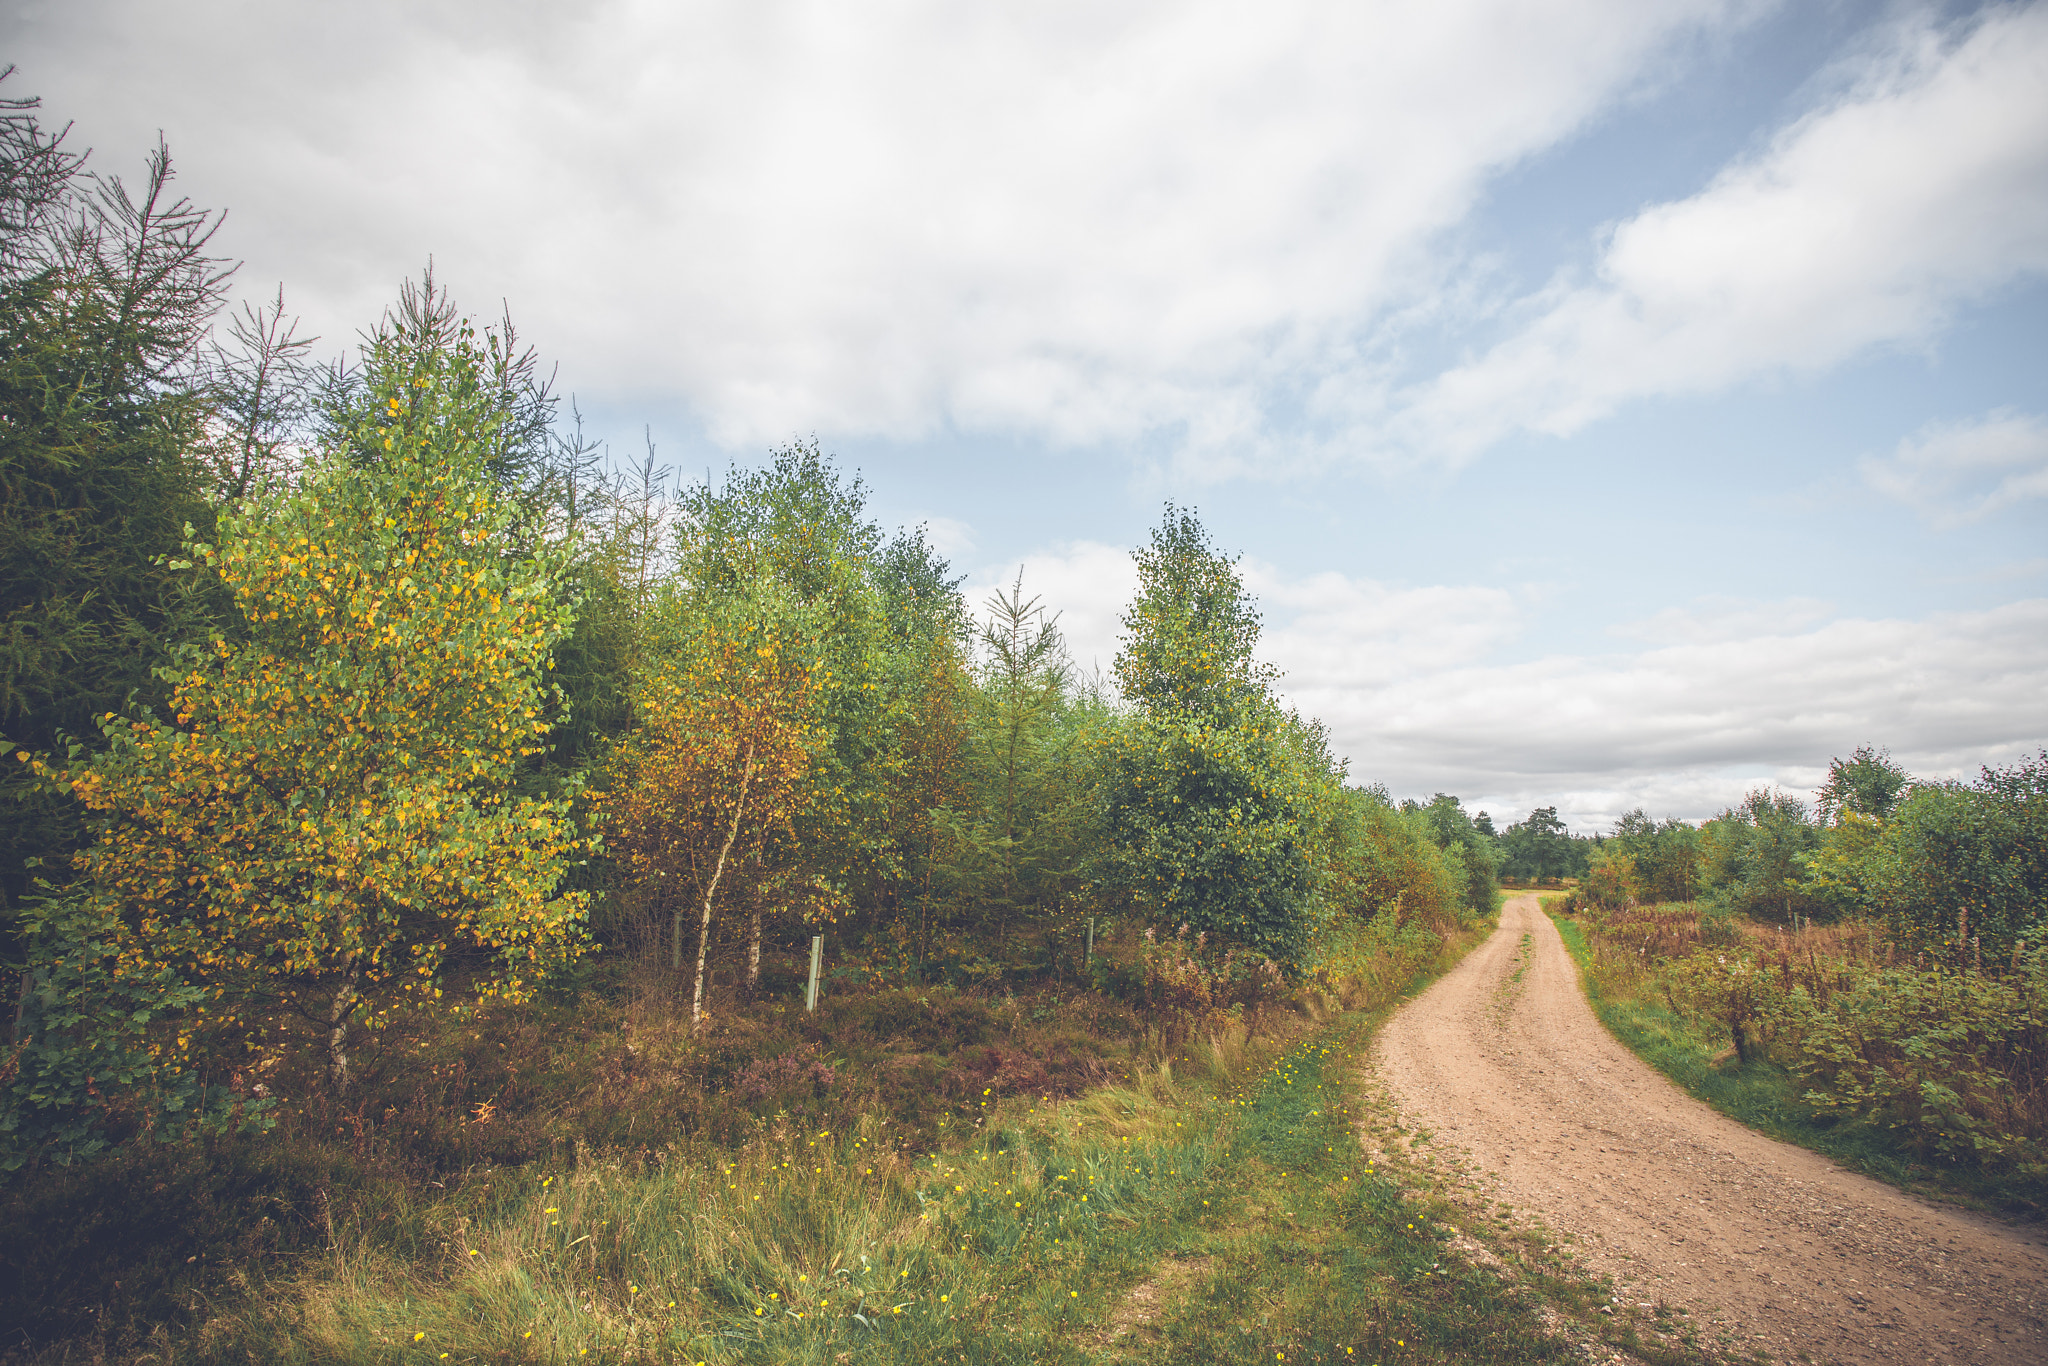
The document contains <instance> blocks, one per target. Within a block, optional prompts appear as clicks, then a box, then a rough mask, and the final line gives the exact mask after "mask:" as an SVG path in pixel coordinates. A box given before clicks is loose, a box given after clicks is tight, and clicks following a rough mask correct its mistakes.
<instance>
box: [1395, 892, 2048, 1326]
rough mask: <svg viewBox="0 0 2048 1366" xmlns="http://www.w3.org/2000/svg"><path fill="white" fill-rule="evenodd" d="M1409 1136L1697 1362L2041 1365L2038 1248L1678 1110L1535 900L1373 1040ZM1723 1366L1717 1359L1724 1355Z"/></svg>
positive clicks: (1511, 906) (2019, 1232)
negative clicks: (1474, 1174)
mask: <svg viewBox="0 0 2048 1366" xmlns="http://www.w3.org/2000/svg"><path fill="white" fill-rule="evenodd" d="M1374 1061H1375V1066H1376V1068H1377V1071H1378V1073H1379V1076H1380V1079H1381V1080H1382V1081H1383V1082H1384V1083H1385V1085H1386V1087H1387V1090H1388V1092H1389V1093H1390V1095H1391V1098H1392V1099H1393V1101H1394V1103H1395V1105H1396V1106H1397V1108H1398V1109H1399V1112H1400V1114H1401V1116H1402V1119H1403V1121H1404V1123H1406V1124H1409V1125H1410V1126H1414V1127H1419V1128H1420V1129H1421V1130H1423V1131H1424V1132H1426V1133H1429V1134H1430V1135H1431V1143H1432V1145H1433V1146H1434V1147H1435V1148H1436V1149H1438V1150H1439V1153H1440V1154H1442V1155H1444V1156H1451V1157H1456V1156H1462V1157H1463V1158H1464V1159H1466V1160H1468V1161H1470V1162H1471V1163H1473V1164H1475V1165H1476V1167H1477V1168H1478V1169H1479V1171H1481V1172H1483V1173H1484V1174H1485V1175H1484V1177H1483V1178H1482V1180H1484V1181H1485V1182H1486V1184H1487V1185H1488V1186H1489V1187H1490V1190H1491V1194H1492V1195H1493V1196H1494V1198H1496V1199H1499V1200H1502V1201H1505V1202H1507V1203H1510V1204H1512V1205H1514V1206H1516V1207H1517V1208H1519V1209H1521V1210H1523V1211H1526V1212H1530V1213H1534V1214H1536V1215H1538V1216H1540V1218H1541V1219H1542V1221H1543V1222H1544V1223H1545V1224H1547V1225H1548V1226H1549V1227H1550V1228H1552V1229H1554V1230H1557V1231H1559V1232H1561V1233H1568V1234H1570V1235H1572V1237H1573V1238H1574V1239H1575V1247H1576V1250H1577V1252H1578V1253H1579V1254H1580V1256H1581V1257H1582V1259H1583V1260H1584V1261H1585V1263H1586V1264H1587V1265H1589V1266H1590V1267H1591V1269H1593V1270H1594V1271H1596V1272H1600V1273H1604V1274H1606V1275H1609V1276H1612V1277H1613V1278H1614V1280H1615V1282H1616V1283H1617V1285H1618V1286H1619V1287H1620V1288H1621V1294H1622V1297H1623V1298H1624V1299H1632V1300H1634V1301H1636V1302H1641V1303H1650V1302H1656V1301H1660V1300H1661V1301H1663V1302H1666V1303H1669V1304H1671V1305H1674V1306H1683V1307H1685V1308H1686V1309H1687V1310H1688V1311H1689V1312H1690V1314H1691V1315H1692V1317H1693V1322H1694V1323H1695V1325H1697V1326H1698V1328H1700V1329H1701V1330H1703V1331H1702V1337H1703V1338H1704V1339H1705V1340H1706V1341H1707V1342H1708V1343H1710V1344H1711V1342H1712V1340H1713V1338H1714V1337H1715V1336H1716V1333H1717V1331H1718V1332H1719V1333H1725V1334H1727V1335H1730V1336H1732V1337H1733V1338H1735V1339H1736V1340H1737V1341H1739V1343H1740V1345H1741V1348H1742V1349H1743V1350H1744V1351H1745V1352H1748V1351H1761V1352H1763V1353H1765V1354H1768V1355H1770V1356H1773V1357H1779V1358H1785V1357H1796V1356H1799V1355H1801V1354H1804V1355H1806V1356H1807V1357H1809V1358H1810V1359H1812V1360H1814V1361H1822V1362H1841V1363H1853V1362H1905V1361H1913V1362H1921V1361H1967V1362H2015V1363H2027V1366H2041V1364H2042V1363H2048V1322H2044V1318H2043V1309H2044V1305H2048V1235H2044V1233H2043V1232H2042V1231H2040V1230H2034V1229H2015V1228H2013V1227H2011V1226H2008V1225H2005V1224H2002V1223H1999V1222H1997V1221H1995V1220H1992V1219H1989V1218H1985V1217H1980V1216H1976V1215H1973V1214H1970V1213H1968V1212H1965V1211H1959V1210H1953V1209H1946V1208H1942V1207H1939V1206H1934V1205H1930V1204H1928V1203H1926V1202H1924V1201H1921V1200H1918V1199H1915V1198H1913V1197H1911V1196H1908V1195H1906V1194H1904V1193H1902V1192H1900V1191H1897V1190H1894V1189H1893V1188H1891V1187H1889V1186H1886V1185H1883V1184H1881V1183H1879V1182H1876V1181H1872V1180H1870V1179H1869V1178H1867V1177H1862V1176H1858V1175H1856V1174H1854V1173H1851V1172H1848V1171H1845V1170H1843V1169H1842V1168H1840V1167H1838V1166H1836V1165H1835V1164H1834V1163H1832V1162H1830V1161H1829V1160H1827V1159H1826V1158H1823V1157H1820V1156H1818V1155H1816V1154H1814V1153H1810V1152H1808V1151H1806V1150H1805V1149H1802V1148H1795V1147H1792V1146H1790V1145H1788V1144H1784V1143H1779V1142H1776V1141H1774V1140H1772V1139H1768V1138H1765V1137H1763V1136H1762V1135H1761V1134H1758V1133H1756V1132H1754V1131H1753V1130H1750V1129H1747V1128H1745V1127H1743V1126H1742V1125H1740V1124H1737V1123H1736V1122H1734V1121H1733V1120H1730V1119H1728V1118H1726V1117H1724V1116H1722V1115H1720V1114H1719V1113H1717V1112H1715V1111H1713V1110H1711V1109H1709V1108H1707V1107H1706V1106H1705V1105H1702V1104H1700V1103H1699V1102H1698V1101H1695V1100H1693V1099H1692V1098H1691V1097H1690V1096H1688V1095H1686V1094H1685V1093H1684V1092H1683V1091H1681V1090H1679V1089H1678V1088H1677V1087H1676V1086H1674V1085H1673V1084H1672V1083H1671V1082H1669V1081H1667V1080H1665V1078H1664V1077H1662V1076H1661V1075H1659V1074H1658V1073H1657V1072H1655V1071H1653V1070H1652V1069H1651V1068H1650V1067H1649V1066H1648V1065H1646V1064H1645V1063H1643V1062H1642V1061H1641V1060H1640V1059H1639V1058H1637V1057H1636V1056H1635V1055H1634V1054H1632V1053H1630V1052H1629V1051H1628V1050H1627V1049H1625V1048H1623V1047H1622V1046H1621V1045H1620V1044H1619V1043H1617V1042H1615V1040H1614V1038H1613V1036H1611V1035H1609V1034H1608V1033H1607V1031H1606V1030H1605V1029H1603V1028H1602V1027H1601V1026H1600V1024H1599V1022H1598V1021H1597V1020H1596V1019H1595V1018H1594V1016H1593V1012H1592V1010H1591V1008H1590V1007H1589V1006H1588V1005H1587V1003H1586V999H1585V997H1584V996H1583V995H1582V994H1581V993H1580V991H1579V985H1578V974H1577V970H1576V967H1575V965H1574V964H1573V963H1572V960H1571V957H1570V955H1569V954H1567V953H1566V951H1565V947H1564V943H1563V941H1562V940H1561V939H1560V938H1559V937H1558V933H1557V929H1556V927H1555V926H1553V925H1552V924H1551V922H1550V920H1549V918H1548V917H1546V916H1545V915H1544V914H1543V912H1542V910H1541V908H1540V906H1539V905H1538V902H1537V899H1536V898H1535V897H1533V896H1524V897H1518V898H1516V899H1514V900H1511V901H1510V902H1508V904H1507V906H1506V908H1505V909H1504V910H1503V912H1502V914H1501V921H1500V928H1499V929H1498V930H1497V931H1496V932H1495V933H1494V934H1493V935H1492V937H1491V938H1489V939H1488V940H1487V942H1486V943H1485V944H1483V945H1481V946H1480V947H1479V948H1478V949H1475V950H1474V951H1473V952H1472V953H1471V954H1470V955H1468V956H1467V957H1466V959H1465V960H1464V961H1463V962H1462V963H1460V964H1459V965H1458V967H1457V968H1456V969H1454V970H1453V971H1452V972H1450V973H1449V974H1447V975H1446V976H1445V977H1444V978H1443V979H1442V980H1440V981H1439V982H1437V983H1436V985H1435V986H1433V987H1432V988H1430V990H1429V991H1427V992H1425V993H1424V994H1423V995H1422V996H1420V997H1418V998H1417V999H1416V1000H1414V1001H1412V1002H1410V1003H1409V1004H1408V1005H1407V1006H1405V1007H1403V1008H1402V1009H1401V1010H1400V1011H1399V1012H1398V1013H1397V1014H1396V1015H1395V1016H1394V1017H1393V1019H1392V1020H1390V1021H1389V1022H1388V1024H1387V1025H1386V1027H1385V1028H1384V1029H1383V1030H1382V1031H1381V1032H1380V1035H1379V1039H1378V1043H1377V1045H1376V1053H1375V1060H1374ZM1731 1345H1732V1344H1731Z"/></svg>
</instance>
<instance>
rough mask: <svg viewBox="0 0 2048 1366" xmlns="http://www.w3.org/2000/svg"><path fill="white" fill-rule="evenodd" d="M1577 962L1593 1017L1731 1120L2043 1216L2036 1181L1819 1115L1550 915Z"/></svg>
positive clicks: (1929, 1188)
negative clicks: (1627, 978)
mask: <svg viewBox="0 0 2048 1366" xmlns="http://www.w3.org/2000/svg"><path fill="white" fill-rule="evenodd" d="M1553 923H1555V924H1556V926H1557V930H1558V934H1559V935H1560V936H1561V937H1562V938H1563V940H1564V943H1565V948H1566V949H1567V950H1569V951H1570V953H1571V955H1572V958H1573V960H1574V961H1576V962H1577V963H1578V966H1579V973H1580V980H1581V982H1582V983H1583V984H1584V986H1585V990H1586V996H1587V1000H1588V1001H1589V1002H1590V1003H1591V1005H1592V1007H1593V1013H1594V1014H1595V1015H1596V1016H1597V1017H1598V1018H1599V1020H1600V1022H1601V1024H1603V1025H1605V1026H1606V1027H1607V1030H1608V1032H1609V1033H1611V1034H1613V1035H1614V1037H1615V1038H1616V1039H1618V1040H1620V1041H1621V1043H1622V1045H1623V1046H1624V1047H1626V1048H1628V1049H1629V1050H1630V1051H1631V1052H1633V1053H1635V1054H1636V1056H1638V1057H1640V1058H1641V1059H1642V1060H1643V1061H1645V1062H1647V1063H1649V1064H1650V1066H1652V1067H1654V1068H1656V1069H1657V1070H1658V1071H1659V1072H1662V1073H1663V1074H1664V1075H1665V1076H1667V1077H1669V1078H1670V1079H1671V1080H1672V1081H1674V1082H1676V1083H1677V1084H1678V1085H1679V1086H1681V1087H1683V1088H1684V1089H1685V1090H1686V1091H1687V1092H1689V1093H1691V1094H1692V1095H1693V1096H1694V1097H1696V1098H1697V1099H1699V1100H1701V1101H1704V1102H1705V1103H1706V1104H1708V1105H1711V1106H1712V1107H1713V1108H1714V1109H1716V1110H1719V1111H1720V1112H1721V1113H1722V1114H1724V1115H1727V1116H1728V1117H1729V1118H1730V1119H1733V1120H1737V1121H1739V1122H1740V1123H1743V1124H1746V1125H1748V1126H1749V1127H1750V1128H1752V1129H1756V1130H1758V1131H1760V1132H1762V1133H1765V1134H1768V1135H1769V1136H1770V1137H1772V1138H1775V1139H1778V1140H1780V1141H1782V1142H1786V1143H1794V1144H1797V1145H1798V1146H1800V1147H1802V1148H1806V1149H1809V1150H1811V1151H1813V1152H1817V1153H1820V1154H1822V1155H1824V1156H1826V1157H1830V1158H1833V1159H1835V1160H1836V1161H1838V1162H1840V1163H1842V1164H1843V1165H1844V1166H1846V1167H1849V1168H1851V1169H1852V1170H1855V1171H1859V1172H1862V1173H1863V1174H1864V1175H1866V1176H1871V1177H1875V1178H1876V1179H1878V1180H1880V1181H1885V1182H1888V1183H1889V1184H1891V1185H1894V1186H1898V1187H1899V1188H1901V1189H1904V1190H1909V1191H1912V1192H1914V1193H1916V1194H1919V1195H1923V1196H1931V1197H1934V1198H1938V1199H1944V1200H1949V1201H1953V1202H1957V1203H1962V1204H1966V1205H1970V1206H1972V1207H1976V1208H1991V1209H1999V1210H2002V1211H2004V1212H2007V1213H2014V1214H2023V1215H2028V1216H2032V1217H2039V1215H2040V1214H2041V1212H2042V1192H2041V1190H2040V1188H2039V1183H2038V1182H2034V1181H2026V1180H2023V1179H2014V1178H2007V1177H2005V1176H2004V1175H2002V1174H2000V1173H1996V1172H1984V1171H1973V1170H1964V1169H1957V1168H1950V1167H1936V1166H1934V1165H1931V1164H1929V1163H1927V1162H1925V1161H1922V1160H1920V1159H1919V1158H1918V1157H1917V1156H1916V1155H1915V1154H1914V1153H1913V1152H1912V1151H1911V1150H1910V1149H1909V1148H1908V1147H1907V1145H1906V1143H1905V1141H1904V1139H1903V1138H1902V1137H1901V1136H1899V1135H1897V1134H1895V1133H1893V1132H1892V1131H1891V1130H1889V1129H1886V1128H1883V1127H1880V1126H1877V1125H1873V1124H1868V1123H1863V1122H1861V1121H1858V1120H1854V1119H1845V1118H1844V1117H1842V1116H1840V1115H1838V1114H1833V1113H1828V1112H1825V1111H1821V1110H1817V1109H1815V1108H1814V1107H1813V1106H1811V1105H1808V1104H1807V1103H1806V1102H1805V1101H1804V1100H1803V1099H1802V1098H1801V1097H1802V1095H1803V1094H1804V1090H1805V1087H1804V1085H1803V1084H1802V1083H1801V1082H1800V1080H1799V1078H1798V1077H1796V1076H1794V1075H1793V1074H1792V1073H1791V1072H1789V1071H1787V1070H1785V1069H1784V1068H1782V1067H1779V1066H1777V1065H1775V1064H1773V1063H1770V1062H1767V1061H1752V1062H1749V1063H1746V1064H1743V1063H1738V1062H1737V1061H1736V1060H1735V1059H1734V1058H1733V1057H1732V1056H1729V1055H1730V1054H1731V1053H1732V1051H1733V1050H1732V1048H1731V1047H1730V1045H1729V1042H1728V1040H1727V1038H1726V1037H1725V1036H1716V1037H1707V1036H1704V1035H1703V1034H1702V1033H1701V1032H1700V1031H1699V1030H1698V1029H1697V1028H1695V1027H1694V1026H1693V1025H1692V1024H1691V1023H1689V1022H1688V1021H1686V1020H1685V1019H1683V1018H1681V1017H1680V1016H1679V1015H1677V1014H1675V1013H1674V1012H1673V1011H1672V1010H1671V1009H1670V1008H1669V1007H1668V1006H1667V1005H1666V1004H1665V1003H1663V1002H1661V1001H1658V1000H1655V999H1653V998H1651V997H1649V996H1647V995H1643V994H1640V993H1637V992H1628V991H1623V990H1618V989H1617V988H1616V987H1615V986H1614V984H1613V983H1611V982H1609V981H1606V980H1604V978H1603V975H1602V974H1601V973H1600V972H1599V971H1598V970H1597V969H1596V966H1595V964H1594V961H1593V956H1592V953H1591V950H1590V947H1589V945H1588V944H1587V941H1586V934H1585V930H1584V929H1583V928H1582V927H1581V926H1580V925H1578V924H1577V923H1575V922H1574V921H1573V920H1571V919H1570V918H1568V917H1565V916H1556V917H1553Z"/></svg>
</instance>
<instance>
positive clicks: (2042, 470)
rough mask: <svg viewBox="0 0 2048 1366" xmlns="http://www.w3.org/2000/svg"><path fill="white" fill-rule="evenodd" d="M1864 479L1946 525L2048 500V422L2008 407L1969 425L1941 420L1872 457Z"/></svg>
mask: <svg viewBox="0 0 2048 1366" xmlns="http://www.w3.org/2000/svg"><path fill="white" fill-rule="evenodd" d="M1862 470H1863V477H1864V478H1865V479H1866V480H1868V481H1869V482H1870V484H1871V486H1872V487H1874V488H1876V489H1877V490H1878V491H1879V492H1881V493H1884V494H1887V495H1889V496H1890V497H1893V498H1896V499H1897V500H1898V501H1900V502H1902V503H1905V504H1907V505H1909V506H1911V507H1913V508H1915V509H1917V510H1918V511H1920V512H1921V513H1923V514H1924V515H1926V516H1927V517H1928V519H1929V520H1931V521H1933V522H1934V523H1935V525H1937V526H1941V527H1955V526H1961V525H1963V524H1964V523H1967V522H1974V521H1977V520H1979V519H1981V518H1983V517H1986V516H1988V515H1990V514H1991V513H1993V512H1997V511H1999V510H2001V509H2003V508H2008V507H2011V506H2013V505H2014V504H2016V503H2021V502H2025V501H2028V500H2031V499H2035V498H2048V420H2044V419H2043V418H2041V417H2039V416H2037V415H2035V414H2032V413H2020V412H2015V411H2013V410H2012V409H2010V408H2002V409H1999V410H1998V411H1997V412H1994V413H1990V414H1987V415H1986V416H1984V417H1981V418H1977V419H1974V420H1971V421H1965V422H1935V423H1930V424H1929V425H1927V426H1925V427H1922V428H1921V429H1920V430H1919V431H1917V432H1915V433H1914V434H1913V435H1912V436H1909V437H1907V438H1906V439H1905V440H1903V441H1901V442H1900V443H1899V447H1898V449H1897V450H1896V451H1895V452H1893V454H1892V455H1891V457H1890V458H1889V459H1874V458H1867V459H1865V460H1864V461H1863V462H1862Z"/></svg>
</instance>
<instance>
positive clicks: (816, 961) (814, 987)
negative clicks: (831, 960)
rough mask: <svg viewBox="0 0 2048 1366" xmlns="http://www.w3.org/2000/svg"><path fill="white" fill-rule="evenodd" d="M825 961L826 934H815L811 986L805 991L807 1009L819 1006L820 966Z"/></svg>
mask: <svg viewBox="0 0 2048 1366" xmlns="http://www.w3.org/2000/svg"><path fill="white" fill-rule="evenodd" d="M824 961H825V936H824V935H822V934H814V935H812V936H811V987H810V990H809V991H806V992H805V993H804V1009H805V1010H816V1009H817V1008H818V968H819V966H820V965H821V964H823V963H824Z"/></svg>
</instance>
